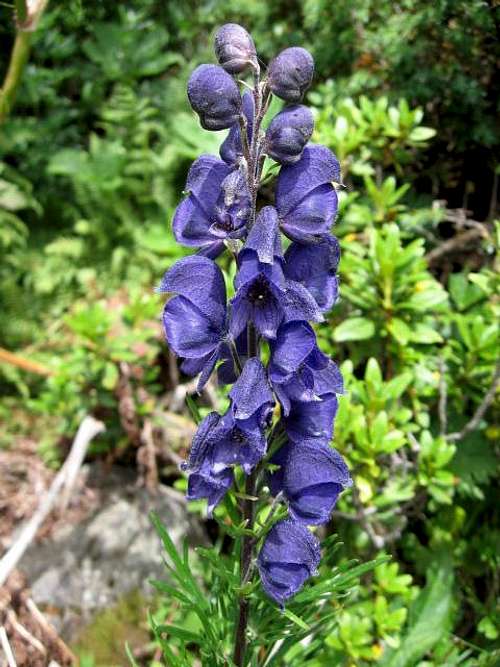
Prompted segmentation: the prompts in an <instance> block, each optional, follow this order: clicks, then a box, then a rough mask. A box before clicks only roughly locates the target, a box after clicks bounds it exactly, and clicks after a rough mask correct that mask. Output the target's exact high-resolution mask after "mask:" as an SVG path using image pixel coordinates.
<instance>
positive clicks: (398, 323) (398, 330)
mask: <svg viewBox="0 0 500 667" xmlns="http://www.w3.org/2000/svg"><path fill="white" fill-rule="evenodd" d="M387 328H388V329H389V332H390V333H391V334H392V336H393V337H394V338H395V339H396V340H397V341H398V343H399V344H400V345H406V343H407V342H408V341H409V340H410V337H411V335H412V332H411V329H410V327H409V326H408V325H407V324H406V322H403V320H400V319H399V318H398V317H394V318H393V319H392V320H391V321H390V322H389V324H388V325H387Z"/></svg>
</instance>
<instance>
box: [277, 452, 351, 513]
mask: <svg viewBox="0 0 500 667" xmlns="http://www.w3.org/2000/svg"><path fill="white" fill-rule="evenodd" d="M271 463H273V464H275V465H279V466H280V468H279V470H277V471H276V472H274V473H272V474H271V475H269V485H270V488H271V492H272V494H273V495H277V494H278V493H280V492H282V493H283V495H284V496H285V498H286V500H287V501H288V504H289V511H290V516H291V517H292V518H293V519H295V520H297V521H300V522H302V523H306V524H308V525H316V524H321V523H326V522H327V521H329V519H330V516H331V513H332V511H333V508H334V507H335V504H336V502H337V499H338V497H339V495H340V493H341V492H342V491H343V490H344V489H345V488H347V487H348V486H351V485H352V480H351V477H350V475H349V470H348V468H347V465H346V463H345V461H344V459H343V458H342V456H341V455H340V454H339V453H338V452H337V451H336V450H335V449H332V448H331V447H330V446H329V445H327V444H326V443H323V442H321V443H312V444H311V443H301V444H295V443H290V442H288V443H286V444H285V445H283V447H281V448H280V449H279V450H278V451H277V452H276V454H275V455H274V456H273V458H272V460H271Z"/></svg>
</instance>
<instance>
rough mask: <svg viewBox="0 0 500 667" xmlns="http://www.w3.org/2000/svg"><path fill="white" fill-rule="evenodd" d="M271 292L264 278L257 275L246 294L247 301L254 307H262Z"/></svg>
mask: <svg viewBox="0 0 500 667" xmlns="http://www.w3.org/2000/svg"><path fill="white" fill-rule="evenodd" d="M270 296H271V290H270V289H269V283H268V282H267V280H266V278H265V277H264V276H262V275H259V276H258V277H257V278H256V279H255V280H254V281H253V283H252V285H251V286H250V288H249V289H248V292H247V299H248V301H250V303H251V304H253V305H254V306H263V305H264V304H265V303H266V302H267V301H268V300H269V298H270Z"/></svg>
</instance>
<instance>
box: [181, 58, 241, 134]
mask: <svg viewBox="0 0 500 667" xmlns="http://www.w3.org/2000/svg"><path fill="white" fill-rule="evenodd" d="M187 94H188V97H189V102H190V104H191V106H192V107H193V109H194V110H195V111H196V113H197V114H198V116H199V117H200V123H201V126H202V127H203V128H205V130H224V129H226V128H229V127H231V126H232V125H234V123H236V122H237V121H238V116H239V113H240V109H241V97H240V91H239V89H238V86H237V85H236V82H235V80H234V79H233V77H232V76H231V75H230V74H228V73H227V72H226V70H224V69H223V68H222V67H219V66H218V65H199V66H198V67H197V68H196V69H195V70H194V72H193V73H192V74H191V76H190V77H189V81H188V87H187Z"/></svg>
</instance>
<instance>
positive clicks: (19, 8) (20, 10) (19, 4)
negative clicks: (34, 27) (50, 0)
mask: <svg viewBox="0 0 500 667" xmlns="http://www.w3.org/2000/svg"><path fill="white" fill-rule="evenodd" d="M14 4H15V7H16V16H17V22H18V23H19V24H21V25H22V24H23V23H24V22H25V21H26V19H27V18H28V9H27V7H26V0H15V2H14Z"/></svg>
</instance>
